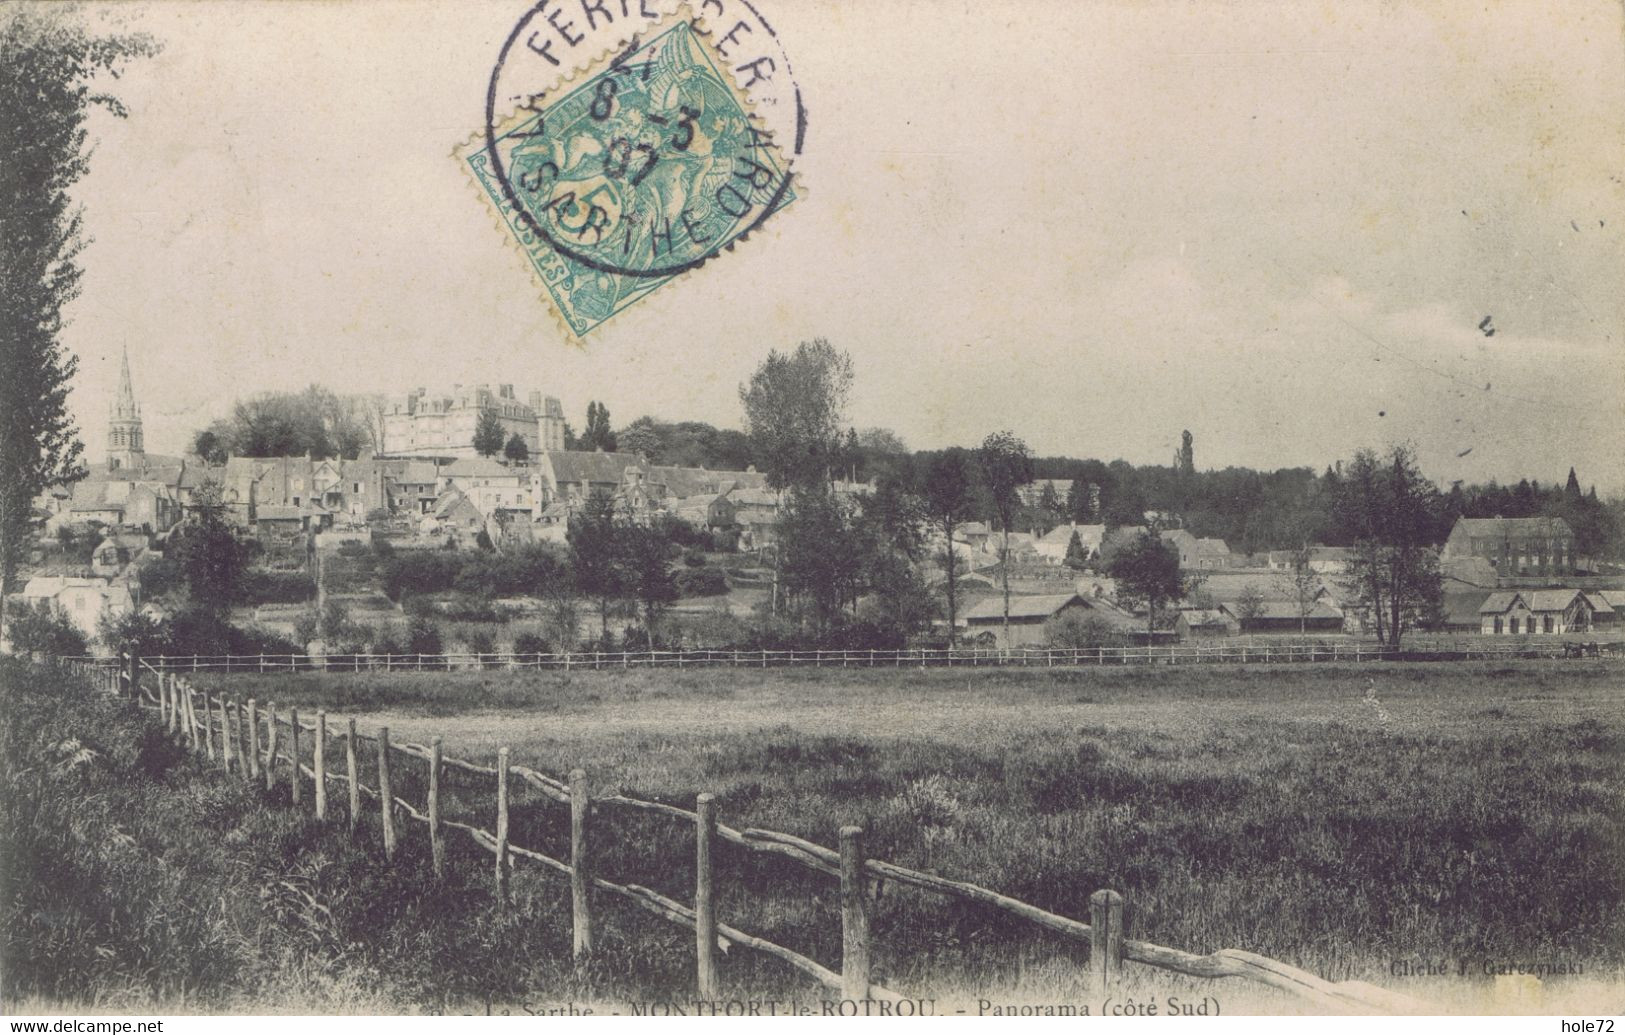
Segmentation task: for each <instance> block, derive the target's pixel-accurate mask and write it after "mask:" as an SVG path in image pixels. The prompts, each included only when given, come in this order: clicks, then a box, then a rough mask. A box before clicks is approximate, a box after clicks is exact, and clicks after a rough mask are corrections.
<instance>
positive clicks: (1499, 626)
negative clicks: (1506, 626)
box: [1495, 617, 1501, 636]
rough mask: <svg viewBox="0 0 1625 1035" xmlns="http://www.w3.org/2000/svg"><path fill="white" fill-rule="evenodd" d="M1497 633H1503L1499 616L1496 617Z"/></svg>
mask: <svg viewBox="0 0 1625 1035" xmlns="http://www.w3.org/2000/svg"><path fill="white" fill-rule="evenodd" d="M1495 635H1497V636H1499V635H1501V619H1500V618H1499V617H1497V618H1496V619H1495Z"/></svg>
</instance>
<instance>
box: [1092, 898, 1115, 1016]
mask: <svg viewBox="0 0 1625 1035" xmlns="http://www.w3.org/2000/svg"><path fill="white" fill-rule="evenodd" d="M1089 970H1090V972H1091V973H1092V974H1093V975H1094V978H1095V987H1096V989H1097V990H1098V991H1101V992H1107V991H1110V990H1111V989H1112V987H1113V986H1115V985H1116V984H1117V981H1118V978H1119V977H1120V976H1121V974H1122V970H1123V896H1122V895H1119V894H1118V893H1117V892H1115V891H1097V892H1095V893H1094V894H1093V895H1090V896H1089Z"/></svg>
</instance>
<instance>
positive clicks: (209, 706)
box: [203, 690, 214, 762]
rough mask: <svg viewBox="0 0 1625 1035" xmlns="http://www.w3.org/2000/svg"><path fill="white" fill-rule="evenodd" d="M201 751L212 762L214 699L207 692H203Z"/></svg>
mask: <svg viewBox="0 0 1625 1035" xmlns="http://www.w3.org/2000/svg"><path fill="white" fill-rule="evenodd" d="M203 749H204V750H205V751H207V752H208V754H209V761H211V762H213V761H214V698H213V697H211V696H210V694H209V692H208V691H207V690H205V691H204V692H203Z"/></svg>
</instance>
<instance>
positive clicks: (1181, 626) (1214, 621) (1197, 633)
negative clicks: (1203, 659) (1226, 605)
mask: <svg viewBox="0 0 1625 1035" xmlns="http://www.w3.org/2000/svg"><path fill="white" fill-rule="evenodd" d="M1174 631H1175V632H1177V633H1178V634H1179V638H1180V639H1182V640H1202V639H1209V638H1212V637H1215V636H1234V635H1235V634H1236V633H1237V632H1239V631H1241V623H1240V622H1237V621H1236V619H1235V616H1233V615H1231V614H1230V613H1229V612H1228V611H1226V610H1224V609H1223V608H1220V607H1212V608H1203V607H1186V608H1181V609H1180V611H1179V618H1178V619H1177V620H1176V621H1175V623H1174Z"/></svg>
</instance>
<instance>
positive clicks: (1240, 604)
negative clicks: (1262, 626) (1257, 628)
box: [1236, 582, 1264, 632]
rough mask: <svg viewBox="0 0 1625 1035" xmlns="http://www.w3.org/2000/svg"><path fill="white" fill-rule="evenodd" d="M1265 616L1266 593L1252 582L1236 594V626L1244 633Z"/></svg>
mask: <svg viewBox="0 0 1625 1035" xmlns="http://www.w3.org/2000/svg"><path fill="white" fill-rule="evenodd" d="M1263 614H1264V593H1263V591H1262V590H1260V589H1259V588H1258V587H1257V586H1255V585H1253V584H1252V583H1251V582H1249V583H1247V585H1245V586H1243V587H1241V592H1240V593H1237V594H1236V624H1237V625H1238V626H1239V627H1240V628H1241V631H1242V632H1246V631H1247V629H1248V627H1249V626H1251V625H1252V624H1253V623H1254V622H1256V621H1258V619H1259V618H1260V617H1262V616H1263Z"/></svg>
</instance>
